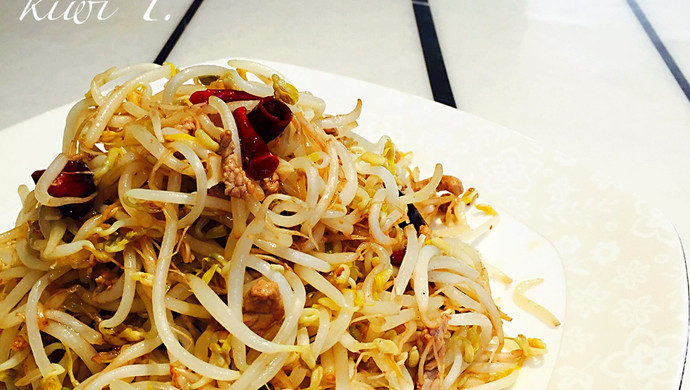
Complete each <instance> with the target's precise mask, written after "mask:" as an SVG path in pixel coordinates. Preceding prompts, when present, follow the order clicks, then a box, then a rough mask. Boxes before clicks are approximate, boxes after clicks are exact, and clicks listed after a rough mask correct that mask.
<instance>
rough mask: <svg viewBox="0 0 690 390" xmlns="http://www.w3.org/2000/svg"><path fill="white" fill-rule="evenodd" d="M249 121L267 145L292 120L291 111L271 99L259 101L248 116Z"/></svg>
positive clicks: (278, 101)
mask: <svg viewBox="0 0 690 390" xmlns="http://www.w3.org/2000/svg"><path fill="white" fill-rule="evenodd" d="M247 116H248V118H249V121H250V122H252V125H254V129H256V132H257V133H258V134H259V136H261V138H262V139H263V140H264V142H266V143H268V142H271V141H272V140H274V139H275V138H276V137H278V136H279V135H280V134H281V133H282V132H283V130H285V128H286V127H287V125H289V124H290V121H291V120H292V110H290V107H288V106H287V105H286V104H285V103H283V102H281V101H280V100H278V99H275V98H273V97H269V98H265V99H262V100H261V101H259V104H258V105H257V106H256V107H255V108H254V109H253V110H252V112H250V113H249V114H248V115H247Z"/></svg>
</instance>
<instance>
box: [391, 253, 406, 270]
mask: <svg viewBox="0 0 690 390" xmlns="http://www.w3.org/2000/svg"><path fill="white" fill-rule="evenodd" d="M403 257H405V248H403V249H398V250H394V251H393V253H391V264H393V265H395V266H398V267H400V264H402V261H403Z"/></svg>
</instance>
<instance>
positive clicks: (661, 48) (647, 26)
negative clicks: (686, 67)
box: [626, 0, 690, 101]
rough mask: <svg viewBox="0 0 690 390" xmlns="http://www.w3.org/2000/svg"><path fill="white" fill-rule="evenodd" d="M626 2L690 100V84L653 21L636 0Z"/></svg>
mask: <svg viewBox="0 0 690 390" xmlns="http://www.w3.org/2000/svg"><path fill="white" fill-rule="evenodd" d="M626 2H627V3H628V6H629V7H630V10H631V11H632V12H633V14H635V17H636V18H637V20H638V21H639V22H640V25H641V26H642V28H643V29H644V31H645V33H647V36H648V37H649V39H650V40H651V41H652V44H653V45H654V47H655V48H656V51H657V52H659V55H660V56H661V59H663V60H664V63H666V67H668V70H669V71H671V74H672V75H673V78H675V79H676V82H677V83H678V86H679V87H680V89H681V90H682V91H683V93H684V94H685V97H686V98H687V99H688V101H690V84H688V80H687V79H686V78H685V75H684V74H683V72H682V71H681V70H680V68H679V67H678V64H676V61H675V60H674V59H673V57H672V56H671V53H669V52H668V50H667V49H666V46H665V45H664V43H663V42H662V41H661V38H659V35H657V33H656V31H654V27H652V25H651V23H649V20H648V19H647V16H646V15H645V14H644V12H643V11H642V9H641V8H640V6H639V5H638V4H637V2H636V1H635V0H626Z"/></svg>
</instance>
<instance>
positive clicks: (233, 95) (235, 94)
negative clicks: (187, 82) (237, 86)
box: [189, 89, 261, 104]
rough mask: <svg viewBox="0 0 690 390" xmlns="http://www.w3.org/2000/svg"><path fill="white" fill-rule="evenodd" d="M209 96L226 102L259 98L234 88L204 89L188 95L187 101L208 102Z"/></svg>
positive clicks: (194, 102) (195, 102)
mask: <svg viewBox="0 0 690 390" xmlns="http://www.w3.org/2000/svg"><path fill="white" fill-rule="evenodd" d="M211 96H215V97H217V98H220V100H222V101H224V102H226V103H227V102H236V101H239V100H261V98H260V97H258V96H255V95H252V94H251V93H249V92H245V91H237V90H234V89H206V90H203V91H196V92H194V93H192V94H191V96H189V101H190V102H192V104H199V103H208V98H210V97H211Z"/></svg>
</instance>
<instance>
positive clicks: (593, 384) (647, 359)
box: [0, 61, 688, 390]
mask: <svg viewBox="0 0 690 390" xmlns="http://www.w3.org/2000/svg"><path fill="white" fill-rule="evenodd" d="M216 63H220V64H222V63H223V61H217V62H216ZM265 63H268V62H265ZM178 65H180V64H178ZM271 65H273V66H274V67H275V68H276V69H278V70H279V71H280V72H281V73H283V74H285V75H286V76H287V77H288V79H289V80H291V81H292V82H293V84H294V85H295V86H297V87H298V88H299V89H300V90H309V91H312V92H313V93H314V94H316V95H317V96H320V97H322V98H324V99H325V100H326V102H327V105H328V109H327V112H329V113H333V114H336V113H342V112H346V111H349V110H350V109H352V108H353V107H354V104H355V101H356V99H357V98H361V99H362V100H363V101H364V109H363V113H362V115H361V117H360V120H359V124H360V127H359V129H358V130H357V131H358V132H359V133H360V134H362V135H364V136H366V137H368V138H369V139H377V138H378V137H380V136H382V135H386V134H387V135H390V136H391V137H392V138H393V140H394V141H395V142H396V144H397V145H398V146H399V147H400V148H401V149H403V150H413V151H414V152H415V156H416V158H417V161H419V163H420V166H421V167H422V169H424V170H427V171H429V170H430V169H431V167H432V166H433V165H432V164H433V163H434V162H441V163H443V165H444V168H445V171H446V172H448V173H451V174H454V175H456V176H458V177H460V178H461V179H462V180H463V182H464V183H465V185H466V186H473V187H476V188H477V189H478V190H479V192H480V199H481V200H483V201H486V202H488V203H491V204H492V205H494V206H496V207H498V208H499V209H500V210H501V211H502V213H503V220H502V222H501V224H500V225H499V226H498V227H497V228H496V229H494V231H493V232H492V233H491V234H490V235H489V236H488V237H487V238H485V239H484V240H483V241H482V242H481V243H480V246H481V250H482V251H483V253H484V254H485V257H486V260H487V261H488V262H490V263H492V264H494V265H496V266H498V267H500V268H501V269H502V270H504V271H506V272H507V273H508V274H509V276H511V277H513V279H514V280H515V281H516V282H517V281H520V280H524V279H530V278H534V277H544V278H545V282H544V284H543V285H541V286H539V287H536V288H535V289H534V290H533V291H530V292H529V295H530V297H532V298H534V299H535V300H537V301H539V302H540V303H543V304H544V305H545V306H547V307H548V308H549V309H551V310H552V311H553V312H554V313H556V314H557V315H558V316H559V318H560V319H561V321H562V322H563V325H561V327H560V328H558V329H556V330H554V329H550V328H548V327H546V326H545V325H543V324H541V323H540V322H538V321H536V320H535V319H534V318H532V317H531V316H529V315H527V314H526V313H524V312H522V311H521V310H519V309H517V308H515V307H513V305H512V302H511V300H510V296H509V295H510V292H511V290H512V286H508V287H505V286H502V285H499V284H496V283H494V294H495V295H496V296H499V299H500V305H501V307H502V308H503V310H504V311H506V312H508V314H510V315H512V316H513V317H514V321H513V322H511V323H509V324H507V325H506V328H507V330H508V332H509V333H510V334H513V335H514V334H516V333H517V332H520V333H524V334H526V335H528V336H529V337H540V338H542V339H543V340H545V341H546V342H547V344H548V346H549V349H550V353H549V354H548V355H547V356H546V357H545V358H544V359H543V360H541V361H537V362H534V363H533V364H530V365H529V366H528V367H527V368H526V369H524V370H523V372H522V373H521V377H520V379H519V381H518V384H517V385H516V386H515V389H516V390H518V389H519V390H527V389H546V388H548V389H593V388H597V389H613V388H624V389H655V390H656V389H662V390H664V389H678V388H679V383H680V381H681V374H682V370H683V366H684V359H685V353H686V344H687V330H688V285H687V277H686V270H685V261H684V257H683V251H682V248H681V246H680V242H679V240H678V237H677V235H676V234H675V231H674V229H673V227H672V226H671V225H670V224H669V223H668V222H667V221H666V220H665V219H664V218H663V217H662V216H661V215H660V214H659V213H658V211H657V210H655V209H654V208H653V207H651V206H650V205H649V204H646V203H644V202H642V201H639V200H638V199H636V198H635V197H634V196H632V195H630V194H628V193H625V192H623V191H621V190H620V189H618V188H615V187H613V186H612V185H610V183H609V181H608V180H607V179H606V178H605V177H601V176H600V175H598V174H596V173H594V172H589V171H586V170H584V169H583V168H582V167H580V166H578V164H577V163H576V162H575V161H574V160H573V159H571V158H568V157H567V156H564V155H562V154H559V153H556V152H553V151H550V150H547V149H545V148H543V147H541V146H540V145H539V144H537V143H536V142H534V141H532V140H529V139H527V138H525V137H523V136H521V135H519V134H517V133H515V132H513V131H511V130H508V129H505V128H503V127H500V126H497V125H495V124H492V123H489V122H487V121H484V120H482V119H479V118H476V117H473V116H471V115H468V114H466V113H463V112H461V111H459V110H455V109H452V108H449V107H446V106H443V105H439V104H436V103H434V102H431V101H428V100H425V99H422V98H419V97H415V96H411V95H407V94H403V93H400V92H397V91H394V90H391V89H387V88H383V87H380V86H376V85H372V84H369V83H365V82H362V81H357V80H353V79H349V78H345V77H341V76H336V75H331V74H327V73H323V72H317V71H313V70H309V69H305V68H301V67H296V66H292V65H286V64H276V63H272V64H271ZM89 81H90V80H86V79H85V80H84V89H85V90H86V88H87V87H88V83H89ZM403 82H404V81H403ZM68 108H69V106H65V107H61V108H58V109H55V110H52V111H49V112H47V113H45V114H43V115H40V116H38V117H35V118H33V119H30V120H28V121H25V122H23V123H20V124H18V125H15V126H13V127H10V128H7V129H5V130H2V131H0V163H2V166H3V168H4V169H3V172H4V173H3V180H2V181H3V184H2V186H1V187H0V201H1V202H2V203H0V204H1V206H0V229H2V230H6V229H7V228H9V227H11V226H12V222H13V220H14V217H15V215H16V213H17V210H18V207H19V201H18V198H17V196H16V188H17V186H18V185H19V184H21V183H24V184H30V183H31V181H30V178H29V175H30V173H31V172H32V171H33V170H35V169H41V168H45V167H46V166H47V165H48V163H50V161H51V160H52V158H53V157H54V155H55V154H56V153H57V152H58V151H59V148H60V144H61V133H62V126H63V123H64V117H65V114H66V112H67V110H68ZM594 141H595V140H593V142H594ZM514 284H515V283H513V285H514Z"/></svg>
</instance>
